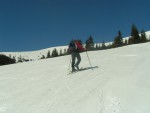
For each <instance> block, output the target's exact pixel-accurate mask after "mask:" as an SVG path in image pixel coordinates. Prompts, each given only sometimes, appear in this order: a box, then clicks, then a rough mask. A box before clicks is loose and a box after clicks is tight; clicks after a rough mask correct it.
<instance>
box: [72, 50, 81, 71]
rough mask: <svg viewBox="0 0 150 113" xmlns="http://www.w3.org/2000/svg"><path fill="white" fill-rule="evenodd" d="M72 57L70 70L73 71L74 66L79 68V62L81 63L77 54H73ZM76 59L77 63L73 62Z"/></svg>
mask: <svg viewBox="0 0 150 113" xmlns="http://www.w3.org/2000/svg"><path fill="white" fill-rule="evenodd" d="M71 57H72V64H71V66H72V69H74V66H79V64H80V62H81V56H80V54H79V53H78V52H73V53H72V54H71ZM76 59H77V62H76V63H75V60H76Z"/></svg>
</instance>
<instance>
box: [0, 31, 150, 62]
mask: <svg viewBox="0 0 150 113" xmlns="http://www.w3.org/2000/svg"><path fill="white" fill-rule="evenodd" d="M145 33H146V36H147V38H148V39H150V31H147V32H145ZM125 39H129V37H125V38H123V40H124V41H125ZM97 44H98V43H97ZM110 44H112V42H107V43H105V45H110ZM100 45H101V43H100ZM95 46H96V45H95ZM54 48H56V49H57V51H58V53H60V50H62V53H64V50H67V48H68V46H59V47H51V48H46V49H42V50H37V51H27V52H0V54H4V55H7V56H11V57H12V58H13V57H15V59H16V60H18V58H19V57H21V58H24V59H28V60H39V59H41V57H42V56H43V55H44V56H45V57H46V56H47V53H48V51H50V53H52V51H53V50H54Z"/></svg>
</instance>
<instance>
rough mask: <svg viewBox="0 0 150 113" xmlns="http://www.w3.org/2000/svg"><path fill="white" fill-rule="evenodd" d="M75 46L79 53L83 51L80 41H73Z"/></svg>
mask: <svg viewBox="0 0 150 113" xmlns="http://www.w3.org/2000/svg"><path fill="white" fill-rule="evenodd" d="M75 45H76V47H77V49H78V50H79V51H85V48H83V46H82V44H81V42H80V41H75Z"/></svg>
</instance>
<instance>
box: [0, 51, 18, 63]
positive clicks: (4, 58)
mask: <svg viewBox="0 0 150 113" xmlns="http://www.w3.org/2000/svg"><path fill="white" fill-rule="evenodd" d="M14 63H16V60H15V59H13V58H10V57H8V56H6V55H2V54H0V66H2V65H7V64H14Z"/></svg>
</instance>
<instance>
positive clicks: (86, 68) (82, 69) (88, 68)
mask: <svg viewBox="0 0 150 113" xmlns="http://www.w3.org/2000/svg"><path fill="white" fill-rule="evenodd" d="M96 68H99V67H98V66H94V67H85V68H81V69H80V71H85V70H90V69H91V70H93V69H96Z"/></svg>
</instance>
